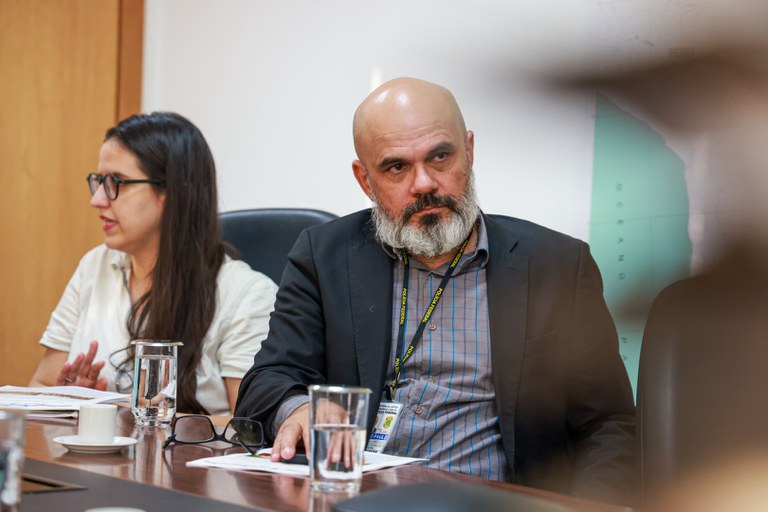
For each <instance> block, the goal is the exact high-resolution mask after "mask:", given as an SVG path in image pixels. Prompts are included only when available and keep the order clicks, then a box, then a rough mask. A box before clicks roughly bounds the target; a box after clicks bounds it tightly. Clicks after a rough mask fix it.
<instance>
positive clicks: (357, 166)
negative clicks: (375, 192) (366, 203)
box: [352, 160, 373, 200]
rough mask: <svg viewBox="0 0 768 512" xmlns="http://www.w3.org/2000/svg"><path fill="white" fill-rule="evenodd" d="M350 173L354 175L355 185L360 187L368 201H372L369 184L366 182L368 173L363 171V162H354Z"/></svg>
mask: <svg viewBox="0 0 768 512" xmlns="http://www.w3.org/2000/svg"><path fill="white" fill-rule="evenodd" d="M352 172H353V173H354V175H355V179H356V180H357V184H358V185H360V188H361V189H363V192H365V195H367V196H368V199H371V200H373V197H372V195H371V182H370V181H368V171H366V170H365V165H363V162H361V161H360V160H354V161H353V162H352Z"/></svg>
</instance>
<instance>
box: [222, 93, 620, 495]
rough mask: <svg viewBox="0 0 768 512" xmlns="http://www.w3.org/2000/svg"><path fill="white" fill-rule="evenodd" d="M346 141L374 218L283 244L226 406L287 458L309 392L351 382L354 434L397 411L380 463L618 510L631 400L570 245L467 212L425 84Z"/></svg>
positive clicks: (448, 140) (583, 261) (304, 434)
mask: <svg viewBox="0 0 768 512" xmlns="http://www.w3.org/2000/svg"><path fill="white" fill-rule="evenodd" d="M353 132H354V143H355V149H356V152H357V157H358V159H357V160H355V161H354V162H353V164H352V168H353V173H354V176H355V179H356V180H357V182H358V184H359V185H360V187H361V188H362V190H363V192H364V193H365V194H366V195H367V196H368V197H369V198H370V199H371V201H372V203H373V208H372V209H370V210H364V211H360V212H357V213H354V214H351V215H348V216H346V217H343V218H341V219H338V220H334V221H332V222H329V223H327V224H324V225H321V226H317V227H312V228H310V229H308V230H306V231H305V232H304V233H303V234H302V235H301V236H300V237H299V239H298V241H297V242H296V245H295V246H294V248H293V249H292V251H291V253H290V255H289V263H288V265H287V267H286V271H285V273H284V277H283V282H282V286H281V289H280V291H279V292H278V295H277V301H276V306H275V312H274V313H273V315H272V318H271V320H270V332H269V336H268V338H267V340H265V342H264V344H263V346H262V350H261V351H260V352H259V353H258V354H257V356H256V358H255V361H254V366H253V368H252V369H251V370H250V371H249V372H248V373H247V374H246V376H245V378H244V380H243V384H242V386H241V388H240V393H239V396H238V404H237V408H236V414H238V415H241V416H249V417H252V418H255V419H258V420H261V421H262V422H264V424H265V425H267V430H268V432H269V435H270V437H271V438H272V439H273V440H274V446H273V452H272V458H273V460H276V461H277V460H281V459H290V458H291V457H292V456H293V455H294V453H295V450H296V447H297V445H298V444H301V443H302V442H303V444H304V446H305V447H306V446H308V445H309V441H308V438H309V428H308V406H307V385H308V384H318V383H329V384H342V385H354V386H365V387H369V388H371V389H372V390H374V393H373V396H372V400H371V405H370V409H369V420H368V429H369V432H370V430H371V428H372V426H373V422H374V418H375V417H376V415H377V411H378V410H379V407H380V404H381V403H382V402H384V403H389V404H402V411H401V412H400V414H399V416H398V419H397V423H396V427H395V428H394V431H393V432H392V433H391V436H390V437H389V441H388V443H387V445H386V448H385V449H384V453H390V454H396V455H402V456H410V457H425V458H428V459H429V462H428V466H430V467H434V468H439V469H444V470H450V471H458V472H461V473H466V474H470V475H475V476H479V477H482V478H488V479H495V480H502V481H508V482H515V483H520V484H523V485H529V486H534V487H540V488H544V489H550V490H554V491H559V492H565V493H573V494H577V495H582V496H589V497H596V498H603V499H609V500H618V501H622V500H625V499H626V497H627V494H626V492H627V491H628V489H629V488H630V487H631V486H632V467H633V440H634V438H633V434H634V406H633V401H632V391H631V388H630V385H629V380H628V378H627V374H626V371H625V368H624V365H623V363H622V361H621V358H620V356H619V351H618V343H617V337H616V331H615V328H614V325H613V322H612V320H611V317H610V315H609V313H608V310H607V308H606V305H605V302H604V299H603V295H602V282H601V279H600V274H599V271H598V269H597V267H596V265H595V263H594V261H593V259H592V257H591V256H590V254H589V250H588V248H587V245H586V244H584V243H583V242H581V241H579V240H575V239H573V238H570V237H568V236H565V235H562V234H560V233H556V232H554V231H551V230H549V229H546V228H543V227H541V226H537V225H535V224H532V223H530V222H526V221H523V220H519V219H513V218H509V217H503V216H499V215H489V214H485V213H483V212H481V211H480V208H479V206H478V202H477V198H476V197H475V189H474V176H473V170H472V162H473V157H474V134H473V133H472V132H471V131H468V130H467V129H466V128H465V125H464V120H463V117H462V114H461V111H460V110H459V107H458V105H457V104H456V101H455V99H454V97H453V95H452V94H451V93H450V92H449V91H448V90H447V89H445V88H443V87H441V86H438V85H435V84H432V83H429V82H425V81H421V80H416V79H410V78H400V79H395V80H392V81H389V82H387V83H385V84H383V85H382V86H380V87H379V88H378V89H376V90H375V91H373V92H372V93H371V94H370V95H369V96H368V97H367V98H366V99H365V100H364V101H363V103H362V104H361V105H360V106H359V107H358V109H357V111H356V113H355V116H354V122H353ZM510 190H514V184H510ZM425 312H426V313H429V312H431V314H426V315H425ZM425 316H426V317H428V318H425ZM400 319H402V322H401V320H400ZM419 326H421V329H419ZM396 363H397V364H398V365H399V367H400V370H401V373H400V375H399V376H398V375H397V373H396V371H395V364H396ZM370 446H371V445H370V444H369V447H370Z"/></svg>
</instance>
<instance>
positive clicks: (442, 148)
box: [428, 142, 456, 158]
mask: <svg viewBox="0 0 768 512" xmlns="http://www.w3.org/2000/svg"><path fill="white" fill-rule="evenodd" d="M455 151H456V146H455V145H454V144H453V142H441V143H440V144H438V145H437V146H435V147H434V148H432V149H431V150H430V151H429V153H428V157H429V158H432V157H433V156H436V155H437V154H439V153H453V152H455Z"/></svg>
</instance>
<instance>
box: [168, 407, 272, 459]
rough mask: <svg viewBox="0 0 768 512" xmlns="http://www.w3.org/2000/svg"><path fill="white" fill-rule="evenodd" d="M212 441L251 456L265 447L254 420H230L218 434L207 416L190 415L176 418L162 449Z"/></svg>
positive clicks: (237, 418) (258, 424)
mask: <svg viewBox="0 0 768 512" xmlns="http://www.w3.org/2000/svg"><path fill="white" fill-rule="evenodd" d="M214 441H224V442H225V443H229V444H233V445H235V446H240V447H242V448H245V450H247V451H248V453H250V454H251V455H256V450H258V449H259V448H263V447H264V446H265V445H266V443H265V439H264V428H263V427H262V426H261V423H260V422H258V421H256V420H252V419H250V418H239V417H235V418H232V419H231V420H229V422H228V423H227V426H226V427H224V432H223V433H222V434H219V433H218V432H216V428H215V427H214V426H213V423H212V422H211V419H210V418H209V417H208V416H203V415H200V414H191V415H189V416H177V417H176V419H175V420H174V421H173V430H172V432H171V435H170V436H169V437H168V439H166V440H165V443H163V449H165V448H168V446H170V445H171V443H178V444H203V443H212V442H214Z"/></svg>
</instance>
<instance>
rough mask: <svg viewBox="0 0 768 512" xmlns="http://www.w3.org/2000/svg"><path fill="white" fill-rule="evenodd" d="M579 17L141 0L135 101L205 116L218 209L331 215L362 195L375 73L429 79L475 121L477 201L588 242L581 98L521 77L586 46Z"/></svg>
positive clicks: (553, 8) (269, 1) (404, 6)
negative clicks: (361, 132) (356, 123)
mask: <svg viewBox="0 0 768 512" xmlns="http://www.w3.org/2000/svg"><path fill="white" fill-rule="evenodd" d="M586 18H587V16H586V15H585V8H584V2H582V1H577V0H550V1H548V2H546V4H545V3H539V2H533V1H521V0H518V1H512V0H475V1H472V2H468V1H456V0H420V1H415V0H391V1H388V2H373V1H364V0H326V1H318V0H261V1H256V0H253V1H249V0H217V1H215V2H213V1H206V0H147V2H146V22H145V23H146V24H145V30H146V35H145V54H144V59H145V70H144V91H143V108H144V110H145V111H152V110H174V111H178V112H180V113H182V114H183V115H186V116H187V117H189V118H190V119H191V120H192V121H193V122H195V123H196V124H197V125H198V126H199V127H200V128H201V130H202V131H203V133H204V134H205V136H206V138H207V139H208V141H209V143H210V144H211V147H212V149H213V153H214V157H215V158H216V162H217V165H218V170H219V187H220V196H221V209H222V210H234V209H242V208H252V207H269V206H278V207H279V206H301V207H310V208H319V209H323V210H328V211H331V212H334V213H336V214H339V215H341V214H345V213H349V212H352V211H354V210H357V209H360V208H363V207H366V206H368V201H367V198H366V197H365V196H364V194H363V193H362V192H361V191H360V190H359V189H358V186H357V184H356V182H355V181H354V179H353V177H352V173H351V162H352V160H353V158H354V149H353V145H352V136H351V120H352V114H353V112H354V109H355V108H356V106H357V105H358V104H359V102H360V101H361V100H362V99H363V98H364V97H365V96H366V95H367V94H368V92H370V88H371V82H372V81H374V82H375V81H376V80H377V78H378V77H381V78H382V79H384V80H386V79H389V78H394V77H397V76H415V77H419V78H424V79H427V80H431V81H434V82H437V83H440V84H442V85H445V86H446V87H448V88H449V89H451V90H452V91H453V93H454V94H455V96H456V98H457V100H458V101H459V104H460V105H461V107H462V110H463V112H464V117H465V119H466V122H467V126H468V128H470V129H472V130H474V131H475V140H476V144H475V171H476V177H477V184H478V192H479V197H480V202H481V205H482V207H483V209H484V210H485V211H487V212H493V213H504V214H508V215H513V216H518V217H524V218H528V219H531V220H533V221H535V222H539V223H542V224H545V225H548V226H550V227H553V228H555V229H558V230H560V231H564V232H567V233H569V234H572V235H574V236H578V237H580V238H584V239H586V237H587V235H588V224H587V223H588V220H589V203H590V191H591V169H592V134H593V123H594V120H593V117H592V115H593V112H594V105H593V99H592V97H591V95H588V94H583V95H574V96H571V97H569V98H566V97H562V96H554V95H552V94H549V93H547V92H545V91H542V90H540V88H539V87H536V86H534V85H533V84H531V83H529V82H527V81H526V80H525V78H526V73H525V69H528V68H530V67H536V66H540V65H541V64H542V62H547V61H548V60H551V58H552V57H551V56H556V57H557V58H558V59H571V58H575V59H577V60H578V59H582V58H583V57H584V52H583V51H582V50H583V48H584V46H585V38H586V36H585V34H586V33H587V26H588V24H589V20H587V19H586ZM545 56H550V57H548V58H547V59H545Z"/></svg>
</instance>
